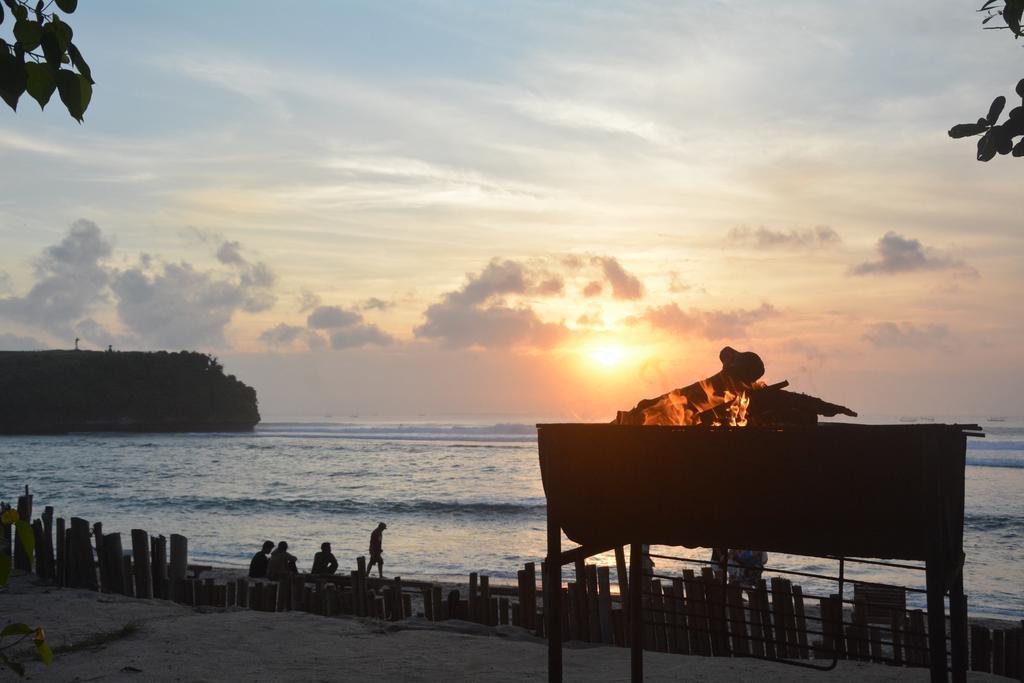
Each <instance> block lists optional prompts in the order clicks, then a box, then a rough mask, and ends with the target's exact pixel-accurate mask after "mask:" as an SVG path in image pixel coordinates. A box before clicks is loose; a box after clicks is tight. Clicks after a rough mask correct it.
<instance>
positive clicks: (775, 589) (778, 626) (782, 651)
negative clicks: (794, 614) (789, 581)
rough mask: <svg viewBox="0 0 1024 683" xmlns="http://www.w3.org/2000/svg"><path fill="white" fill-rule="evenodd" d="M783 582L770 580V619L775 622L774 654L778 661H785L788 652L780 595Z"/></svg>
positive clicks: (783, 600) (781, 596) (779, 579)
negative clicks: (776, 655)
mask: <svg viewBox="0 0 1024 683" xmlns="http://www.w3.org/2000/svg"><path fill="white" fill-rule="evenodd" d="M784 580H785V579H781V578H779V577H775V576H773V577H772V579H771V586H772V591H771V597H772V617H773V621H774V622H775V652H776V653H777V654H778V657H779V659H785V658H787V657H788V656H789V650H788V649H787V648H786V613H785V609H786V608H785V599H784V597H783V595H782V593H783V588H782V582H783V581H784Z"/></svg>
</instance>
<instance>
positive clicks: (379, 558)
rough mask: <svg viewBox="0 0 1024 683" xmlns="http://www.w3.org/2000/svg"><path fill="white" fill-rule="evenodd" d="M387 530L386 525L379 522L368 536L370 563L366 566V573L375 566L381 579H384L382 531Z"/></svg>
mask: <svg viewBox="0 0 1024 683" xmlns="http://www.w3.org/2000/svg"><path fill="white" fill-rule="evenodd" d="M387 528H388V525H387V524H385V523H384V522H381V523H380V524H378V525H377V528H376V529H374V530H373V533H371V534H370V563H369V564H368V565H367V566H366V572H367V573H369V572H370V570H371V569H372V568H373V565H377V573H378V576H380V578H382V579H383V578H384V557H383V554H384V547H383V542H384V530H385V529H387Z"/></svg>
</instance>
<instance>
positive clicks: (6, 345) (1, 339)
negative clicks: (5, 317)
mask: <svg viewBox="0 0 1024 683" xmlns="http://www.w3.org/2000/svg"><path fill="white" fill-rule="evenodd" d="M45 348H46V345H45V344H43V342H41V341H39V340H38V339H36V338H35V337H22V336H20V335H17V334H11V333H10V332H0V351H36V350H38V349H45Z"/></svg>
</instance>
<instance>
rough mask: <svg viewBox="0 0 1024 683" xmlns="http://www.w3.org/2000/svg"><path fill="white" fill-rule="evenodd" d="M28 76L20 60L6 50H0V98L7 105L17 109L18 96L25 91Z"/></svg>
mask: <svg viewBox="0 0 1024 683" xmlns="http://www.w3.org/2000/svg"><path fill="white" fill-rule="evenodd" d="M27 82H28V76H27V74H26V73H25V64H24V63H23V62H22V60H20V59H18V58H17V57H15V56H14V55H12V54H11V53H9V52H6V51H0V98H2V99H3V101H4V102H6V103H7V106H8V107H10V108H11V109H13V110H14V111H18V98H20V97H21V93H23V92H25V87H26V85H27Z"/></svg>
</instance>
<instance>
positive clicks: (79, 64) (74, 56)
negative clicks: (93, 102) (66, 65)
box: [68, 43, 96, 85]
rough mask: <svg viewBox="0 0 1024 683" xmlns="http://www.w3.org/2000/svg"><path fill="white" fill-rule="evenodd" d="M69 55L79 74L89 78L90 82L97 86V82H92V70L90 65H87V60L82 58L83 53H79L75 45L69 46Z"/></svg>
mask: <svg viewBox="0 0 1024 683" xmlns="http://www.w3.org/2000/svg"><path fill="white" fill-rule="evenodd" d="M68 54H69V55H71V62H72V63H73V64H74V65H75V68H76V69H78V73H80V74H82V75H83V76H85V77H86V78H88V79H89V82H90V83H92V84H93V85H95V84H96V81H94V80H92V69H90V68H89V65H88V64H86V63H85V60H84V59H83V58H82V53H81V52H79V51H78V48H77V47H75V44H74V43H71V44H70V45H68Z"/></svg>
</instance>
